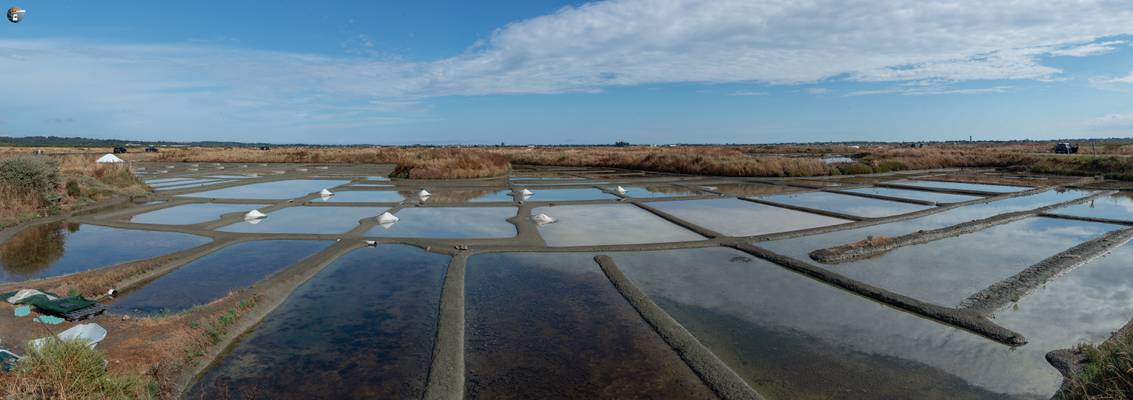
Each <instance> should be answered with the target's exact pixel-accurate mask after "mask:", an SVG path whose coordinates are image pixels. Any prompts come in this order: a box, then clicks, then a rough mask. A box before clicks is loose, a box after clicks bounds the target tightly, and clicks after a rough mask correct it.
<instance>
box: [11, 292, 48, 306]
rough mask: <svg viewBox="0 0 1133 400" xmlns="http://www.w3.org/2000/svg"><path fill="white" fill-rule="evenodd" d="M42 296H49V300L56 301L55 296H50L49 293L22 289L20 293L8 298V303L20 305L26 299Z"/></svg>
mask: <svg viewBox="0 0 1133 400" xmlns="http://www.w3.org/2000/svg"><path fill="white" fill-rule="evenodd" d="M41 294H42V295H44V296H47V299H48V300H55V299H56V297H55V296H52V295H50V294H47V293H44V292H41V291H38V290H35V289H20V290H19V291H18V292H16V294H13V295H12V296H11V297H9V298H7V301H8V303H11V304H16V303H19V302H20V301H22V300H24V299H26V298H29V297H32V296H37V295H41Z"/></svg>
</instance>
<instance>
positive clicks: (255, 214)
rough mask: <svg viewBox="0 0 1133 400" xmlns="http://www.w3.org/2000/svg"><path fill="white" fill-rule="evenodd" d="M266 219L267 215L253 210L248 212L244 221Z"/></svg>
mask: <svg viewBox="0 0 1133 400" xmlns="http://www.w3.org/2000/svg"><path fill="white" fill-rule="evenodd" d="M266 217H267V214H264V213H262V212H260V210H252V211H248V213H247V214H244V220H245V221H252V220H259V219H263V218H266Z"/></svg>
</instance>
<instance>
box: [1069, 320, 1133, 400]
mask: <svg viewBox="0 0 1133 400" xmlns="http://www.w3.org/2000/svg"><path fill="white" fill-rule="evenodd" d="M1078 350H1079V351H1081V352H1082V353H1084V354H1085V355H1086V360H1087V362H1086V365H1085V366H1083V367H1082V369H1080V370H1079V371H1078V372H1077V373H1075V374H1074V376H1073V377H1072V378H1071V379H1070V387H1069V390H1068V392H1067V393H1066V394H1065V396H1063V397H1064V398H1067V399H1091V400H1117V399H1130V398H1133V334H1126V335H1123V336H1119V337H1117V338H1114V339H1113V340H1110V341H1107V342H1105V343H1102V344H1101V345H1092V344H1084V345H1081V346H1079V348H1078Z"/></svg>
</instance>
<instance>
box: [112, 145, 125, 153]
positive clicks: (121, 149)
mask: <svg viewBox="0 0 1133 400" xmlns="http://www.w3.org/2000/svg"><path fill="white" fill-rule="evenodd" d="M125 152H126V148H125V147H122V146H114V154H122V153H125Z"/></svg>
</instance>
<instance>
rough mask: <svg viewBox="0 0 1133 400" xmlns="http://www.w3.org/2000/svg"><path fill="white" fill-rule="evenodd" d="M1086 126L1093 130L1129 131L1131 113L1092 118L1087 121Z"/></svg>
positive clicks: (1131, 128)
mask: <svg viewBox="0 0 1133 400" xmlns="http://www.w3.org/2000/svg"><path fill="white" fill-rule="evenodd" d="M1086 126H1087V127H1088V128H1090V129H1091V130H1094V131H1103V132H1124V133H1129V132H1130V131H1133V114H1110V115H1106V116H1102V117H1098V118H1094V119H1092V120H1089V121H1087V122H1086Z"/></svg>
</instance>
